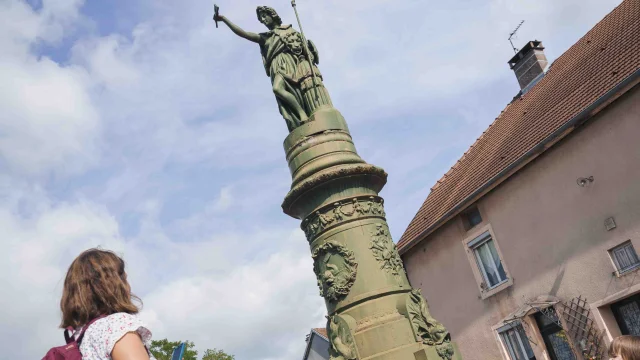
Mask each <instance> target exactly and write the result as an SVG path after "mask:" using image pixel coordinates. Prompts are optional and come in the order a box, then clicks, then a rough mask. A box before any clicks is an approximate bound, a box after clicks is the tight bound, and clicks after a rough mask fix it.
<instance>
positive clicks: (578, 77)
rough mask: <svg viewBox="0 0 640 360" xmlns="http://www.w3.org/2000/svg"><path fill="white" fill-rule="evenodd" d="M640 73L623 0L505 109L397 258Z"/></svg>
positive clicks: (633, 5) (632, 5)
mask: <svg viewBox="0 0 640 360" xmlns="http://www.w3.org/2000/svg"><path fill="white" fill-rule="evenodd" d="M639 69H640V0H625V1H623V2H622V4H620V5H619V6H618V7H617V8H616V9H615V10H613V11H612V12H611V13H609V14H608V15H607V16H606V17H605V18H604V19H602V21H600V22H599V23H598V24H597V25H596V26H595V27H594V28H593V29H591V30H590V31H589V32H588V33H587V34H586V35H585V36H584V37H582V39H580V40H579V41H578V42H577V43H575V44H574V45H573V46H572V47H571V48H569V50H567V51H566V52H565V53H564V54H562V56H560V57H559V58H558V59H557V60H556V61H555V62H554V63H553V64H552V66H551V67H550V68H549V70H548V71H547V74H546V75H545V76H544V77H543V78H542V79H541V80H540V81H539V82H538V83H537V84H536V85H535V86H534V87H533V88H532V89H531V90H529V91H528V92H527V93H526V94H524V95H523V96H521V97H520V98H518V99H515V100H514V101H513V102H512V103H510V104H509V105H507V107H506V108H505V109H504V110H503V112H502V113H501V114H500V115H499V116H498V118H497V119H496V120H495V121H494V122H493V124H491V125H490V126H489V128H488V129H487V130H486V131H485V132H484V133H483V134H482V135H481V136H480V138H478V140H477V141H476V142H475V143H474V144H473V145H472V146H471V148H470V149H469V150H468V151H467V152H466V153H465V154H464V155H463V156H462V158H460V160H458V162H457V163H456V164H455V165H454V166H453V167H452V168H451V170H449V171H448V172H447V173H446V174H445V175H444V176H443V177H442V179H440V180H439V181H438V182H437V183H436V184H435V185H434V187H433V188H432V189H431V193H430V194H429V196H428V197H427V199H426V200H425V202H424V203H423V204H422V206H421V207H420V210H419V211H418V213H417V214H416V216H415V217H414V218H413V220H412V221H411V223H410V224H409V227H408V228H407V230H406V231H405V233H404V234H403V235H402V237H401V238H400V241H399V242H398V248H399V250H400V252H401V253H403V252H405V251H406V250H408V249H409V248H410V247H411V245H413V244H415V243H416V242H417V241H419V240H421V239H422V238H423V237H424V236H426V235H427V233H430V232H431V231H433V230H435V229H437V228H438V227H439V226H440V225H442V224H441V223H442V221H443V220H447V218H448V217H449V216H450V215H452V214H448V213H450V212H451V211H452V210H453V209H455V208H456V207H462V205H464V206H466V205H468V204H466V202H467V201H468V200H473V199H467V198H468V197H470V196H471V195H472V194H473V193H474V192H476V191H477V190H478V189H481V188H482V187H483V186H485V185H487V184H488V183H490V182H491V181H492V179H494V178H496V176H498V175H500V173H501V172H503V171H504V170H506V169H508V168H509V167H510V166H511V165H513V164H515V163H517V162H518V161H519V160H520V159H521V158H523V157H524V155H525V154H527V152H529V151H530V150H532V149H533V148H534V147H535V146H537V145H539V144H540V143H542V142H543V140H545V139H546V138H548V137H549V136H551V135H552V134H554V132H555V131H557V130H558V129H560V128H561V127H562V126H563V125H565V124H567V123H568V122H570V120H571V119H573V118H574V117H576V116H578V115H579V114H580V113H581V112H583V111H584V110H585V109H586V108H588V107H589V106H590V105H592V104H593V103H595V102H596V101H597V100H598V99H599V98H601V97H602V96H603V95H605V94H606V93H607V92H609V91H611V90H612V89H614V88H615V87H616V86H617V85H619V84H621V83H622V82H623V81H624V80H625V79H626V78H628V77H629V76H632V75H634V74H635V73H637V72H638V71H639ZM565 135H566V134H565ZM504 176H505V178H506V177H508V176H509V174H505V175H504Z"/></svg>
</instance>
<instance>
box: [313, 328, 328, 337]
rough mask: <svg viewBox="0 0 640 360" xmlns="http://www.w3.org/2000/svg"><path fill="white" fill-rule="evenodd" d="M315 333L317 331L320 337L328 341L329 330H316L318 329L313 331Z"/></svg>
mask: <svg viewBox="0 0 640 360" xmlns="http://www.w3.org/2000/svg"><path fill="white" fill-rule="evenodd" d="M313 331H315V332H316V333H317V334H318V335H320V336H322V337H323V338H325V339H327V340H328V339H329V338H328V337H327V329H325V328H316V329H313Z"/></svg>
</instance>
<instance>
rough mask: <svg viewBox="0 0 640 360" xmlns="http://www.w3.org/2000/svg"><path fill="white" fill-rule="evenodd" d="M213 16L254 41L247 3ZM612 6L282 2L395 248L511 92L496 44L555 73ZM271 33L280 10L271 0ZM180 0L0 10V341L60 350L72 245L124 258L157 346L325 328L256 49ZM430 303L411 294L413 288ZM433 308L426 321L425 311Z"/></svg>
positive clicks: (248, 346)
mask: <svg viewBox="0 0 640 360" xmlns="http://www.w3.org/2000/svg"><path fill="white" fill-rule="evenodd" d="M217 1H218V5H219V6H220V9H221V10H220V11H221V14H223V15H226V16H227V17H228V18H229V19H231V20H232V21H234V22H235V23H236V24H238V25H240V26H242V27H243V28H245V29H247V30H250V31H255V32H259V31H264V28H263V27H262V25H261V24H260V23H259V22H258V21H257V19H256V15H255V8H256V6H258V5H265V4H263V3H262V2H258V1H254V0H217ZM619 3H620V0H483V1H479V0H451V1H434V0H419V1H418V0H393V1H391V0H350V1H346V0H323V1H310V0H298V10H299V11H300V16H301V19H302V21H303V26H304V29H305V31H306V35H307V37H308V38H310V39H312V40H313V41H314V43H315V44H316V45H317V47H318V48H319V52H320V68H321V70H322V73H323V75H324V78H325V85H326V86H327V88H328V90H329V91H330V93H331V96H332V100H333V103H334V105H335V106H336V107H337V108H338V109H339V110H340V111H341V112H342V114H343V115H344V116H345V118H346V119H347V122H348V123H349V127H350V129H351V133H352V136H353V138H354V141H355V144H356V147H357V149H358V152H359V154H360V155H361V156H362V157H363V158H364V159H365V160H366V161H368V162H369V163H372V164H375V165H378V166H381V167H383V168H384V169H385V170H386V171H387V172H388V173H389V181H388V184H387V186H386V188H385V189H384V190H383V191H382V193H381V195H382V196H383V197H384V198H385V205H386V213H387V216H388V221H389V224H390V227H391V232H392V235H393V237H394V239H395V240H396V241H397V240H398V239H399V237H400V236H401V235H402V232H403V231H404V230H405V228H406V227H407V225H408V224H409V222H410V221H411V219H412V218H413V215H414V214H415V212H416V211H417V210H418V208H419V207H420V205H421V204H422V202H423V201H424V199H425V198H426V196H427V195H428V193H429V188H430V187H431V186H433V184H434V183H435V182H436V180H438V179H439V178H440V177H441V176H442V175H443V174H444V173H445V172H446V171H447V170H448V169H449V168H450V166H451V165H453V164H454V163H455V161H456V160H457V159H458V158H459V157H460V156H461V155H462V153H463V152H464V151H466V149H467V148H468V147H469V146H470V145H471V144H472V143H473V141H475V139H476V138H477V137H478V136H479V135H480V134H481V133H482V131H483V130H484V129H485V128H486V127H487V126H488V125H489V124H490V123H491V122H492V121H493V120H494V119H495V117H496V116H497V115H498V114H499V113H500V111H501V110H502V109H503V108H504V106H505V105H506V104H507V103H508V102H509V101H510V100H511V99H512V98H513V96H515V95H516V93H517V92H518V90H519V87H518V84H517V81H516V79H515V76H514V75H513V73H512V72H511V70H510V69H509V67H508V65H507V61H508V60H509V59H510V58H511V56H513V50H512V48H511V46H510V45H509V42H508V41H507V37H508V34H509V33H510V32H511V30H513V29H514V28H515V27H516V26H517V25H518V23H519V22H520V21H521V20H525V23H524V25H523V26H522V27H521V29H520V31H519V32H518V34H517V35H518V36H517V37H516V39H515V40H514V44H515V45H516V46H522V45H523V44H524V43H526V42H527V41H529V40H534V39H538V40H541V41H542V42H543V44H544V46H545V47H546V49H545V52H546V55H547V57H548V58H549V60H550V61H553V60H554V59H556V58H557V57H558V56H560V55H561V54H562V53H563V52H564V51H566V50H567V49H568V48H569V47H570V46H571V45H572V44H573V43H575V42H576V41H577V40H578V39H579V38H580V37H581V36H582V35H584V33H586V32H587V31H588V30H589V29H590V28H591V27H593V26H594V25H595V24H596V23H597V22H598V21H599V20H600V19H602V18H603V17H604V16H605V15H606V14H607V13H608V12H610V11H611V10H612V9H613V8H614V7H615V6H617V5H618V4H619ZM266 5H269V6H272V7H274V8H276V10H277V11H278V12H279V13H280V15H281V17H282V18H283V20H284V22H285V23H292V22H294V21H295V16H294V14H293V11H292V9H291V7H290V2H289V0H271V1H270V2H269V3H268V4H266ZM212 12H213V4H212V3H211V2H209V1H195V0H181V1H175V0H171V1H169V0H110V1H105V0H92V1H84V0H0V49H2V51H0V79H2V86H1V87H0V231H2V236H0V245H1V246H2V248H3V251H2V252H1V253H0V287H1V288H2V289H3V292H2V293H3V294H2V296H0V347H1V348H2V349H3V354H5V355H6V357H7V358H15V359H27V358H40V357H42V356H43V355H44V353H46V351H47V350H48V349H49V348H51V347H53V346H58V345H61V344H62V343H63V337H62V332H61V330H59V329H58V328H57V325H58V324H59V321H60V311H59V299H60V296H61V290H62V283H63V278H64V274H65V272H66V269H67V268H68V266H69V264H70V263H71V261H72V260H73V258H74V257H75V256H77V255H78V254H79V253H80V252H81V251H83V250H85V249H87V248H91V247H97V246H99V247H102V248H105V249H111V250H114V251H116V252H117V253H118V254H120V255H121V256H123V258H124V259H125V261H126V262H127V272H128V275H129V280H130V282H131V286H132V288H133V291H134V292H135V293H136V294H137V295H138V296H140V297H141V298H142V300H143V301H144V308H143V311H142V313H141V315H140V316H141V317H142V318H143V320H144V321H146V322H147V323H148V325H149V328H150V329H151V331H152V332H153V335H154V338H156V339H162V338H169V339H170V340H185V339H188V340H191V341H194V342H195V344H196V347H197V349H198V350H200V352H201V353H202V351H204V350H205V349H207V348H218V349H224V350H225V351H227V352H229V353H232V354H234V355H236V359H238V360H244V359H263V360H271V359H285V360H294V359H300V358H301V357H302V354H303V351H304V347H305V341H304V340H305V335H306V334H307V333H309V330H310V329H311V328H313V327H323V326H324V315H325V308H324V302H323V300H322V298H321V297H320V296H319V295H318V289H317V287H316V280H315V276H314V274H313V270H312V262H311V257H310V251H309V248H308V245H307V242H306V240H305V238H304V235H303V233H302V231H301V230H300V229H299V227H298V226H299V222H298V221H297V220H295V219H292V218H289V217H288V216H286V215H284V214H283V213H282V211H281V208H280V204H281V202H282V199H283V198H284V196H285V194H286V193H287V191H288V189H289V186H290V181H291V178H290V175H289V173H288V169H287V165H286V161H285V158H284V151H283V148H282V141H283V140H284V138H285V137H286V135H287V128H286V125H285V122H284V120H283V119H282V118H281V117H280V115H279V113H278V110H277V107H276V103H275V99H274V97H273V94H272V92H271V87H270V86H271V85H270V82H269V79H268V78H267V77H266V76H265V73H264V69H263V66H262V62H261V59H260V54H259V49H258V48H257V45H255V44H253V43H249V42H247V41H245V40H243V39H240V38H238V37H236V36H234V35H233V34H232V33H231V32H230V31H229V30H228V29H227V28H226V27H225V26H224V25H222V24H221V26H220V28H218V29H216V28H215V25H214V23H213V21H212V20H211V16H212ZM425 294H426V295H427V298H428V289H425ZM436 316H437V314H436Z"/></svg>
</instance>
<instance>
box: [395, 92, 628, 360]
mask: <svg viewBox="0 0 640 360" xmlns="http://www.w3.org/2000/svg"><path fill="white" fill-rule="evenodd" d="M591 175H592V176H593V177H594V178H595V181H594V182H593V183H591V184H589V185H587V186H585V187H579V186H578V185H577V184H576V180H577V179H578V178H580V177H588V176H591ZM478 207H479V209H480V212H481V214H482V217H483V219H484V223H483V224H481V225H479V226H483V225H485V224H487V223H488V224H490V225H491V227H492V229H493V232H494V234H495V237H496V239H495V240H496V241H497V243H498V246H499V248H500V250H501V253H502V256H503V261H504V264H505V266H506V267H507V268H508V270H509V272H510V273H511V276H512V277H513V282H514V283H513V285H512V286H511V287H509V288H507V289H505V290H504V291H501V292H499V293H497V294H496V295H494V296H491V297H489V298H487V299H484V300H483V299H481V298H480V292H479V289H478V285H477V282H476V280H475V278H474V275H473V273H472V268H471V267H472V265H471V264H470V262H469V260H468V258H467V254H466V252H465V247H464V245H463V243H462V240H463V239H464V238H465V237H467V236H469V235H470V234H468V233H467V232H465V230H464V228H463V226H462V223H461V221H460V219H459V218H456V219H454V220H452V221H450V222H449V223H447V224H446V225H445V226H443V227H441V228H440V229H439V230H438V231H436V232H435V233H433V234H431V235H430V236H429V237H428V238H427V239H426V240H425V241H423V242H422V243H420V244H418V245H417V246H415V247H414V248H413V249H411V250H410V251H409V252H408V253H406V254H405V255H403V258H404V261H405V266H406V268H407V273H408V275H409V280H410V281H411V283H412V285H413V286H416V287H420V288H422V289H423V293H424V294H425V296H426V297H427V300H428V302H429V305H430V308H431V311H432V313H433V315H434V317H436V318H437V319H439V320H440V321H442V322H443V323H444V324H445V326H447V327H448V328H449V330H450V331H451V333H452V336H453V338H454V339H455V340H456V341H457V342H458V343H459V347H460V350H461V352H462V355H463V356H464V358H465V359H474V360H475V359H501V358H502V353H501V350H500V349H499V343H498V341H497V340H496V336H495V332H492V331H491V328H492V327H493V326H494V325H496V324H498V323H499V322H500V320H502V319H503V318H504V317H505V316H507V315H508V314H509V313H511V312H512V311H514V310H515V309H516V308H517V307H519V306H520V305H522V304H523V303H524V302H525V301H526V300H528V299H531V298H534V297H536V296H538V295H543V294H553V295H556V296H558V297H560V298H562V299H570V298H573V297H575V296H578V295H582V296H585V297H586V298H587V300H588V301H589V303H596V302H598V301H601V300H602V299H605V298H606V297H607V296H609V297H611V296H613V297H615V295H616V294H619V293H620V292H621V291H623V290H625V289H627V288H629V287H630V286H632V285H637V284H640V272H637V271H636V272H633V273H631V274H627V275H624V276H622V277H620V278H618V277H615V276H613V275H612V272H613V271H614V268H613V265H612V262H611V260H610V258H609V256H608V253H607V250H608V249H610V248H612V247H614V246H615V245H618V244H620V243H622V242H624V241H626V240H629V239H631V240H632V242H633V243H634V246H635V248H636V250H638V252H640V86H636V87H635V89H633V90H632V91H631V92H629V93H627V94H626V95H624V96H623V97H622V98H620V99H618V100H617V101H616V102H614V103H613V104H612V105H610V106H609V107H608V108H606V109H605V110H603V111H602V112H600V114H598V115H597V116H596V117H595V118H594V119H592V120H591V121H590V122H589V123H587V124H586V125H585V126H583V127H582V128H580V129H578V130H576V131H575V132H574V133H573V134H571V135H570V136H569V137H568V138H566V139H564V140H563V141H562V142H560V143H558V144H556V145H555V146H554V147H553V148H552V149H550V150H548V151H547V152H546V153H545V154H543V155H542V156H540V157H538V158H537V159H536V160H534V162H532V163H531V164H529V165H528V166H527V167H525V168H523V169H522V170H521V171H520V172H518V173H517V174H516V175H514V176H512V177H511V178H510V179H509V180H508V181H506V182H505V183H503V184H501V185H500V186H499V187H498V188H496V189H494V190H493V191H492V192H491V193H489V194H487V195H486V196H485V197H483V198H482V199H481V200H480V201H479V202H478ZM610 216H613V217H614V218H615V221H616V224H617V228H616V229H614V230H612V231H606V230H605V228H604V221H605V219H606V218H608V217H610ZM476 229H477V227H476ZM471 231H473V229H472V230H471ZM634 289H635V288H634ZM638 290H640V287H639V288H638ZM603 316H604V317H605V318H606V317H607V314H604V315H603ZM605 320H606V319H605ZM609 320H610V319H609ZM600 323H601V322H600ZM609 323H610V321H609ZM535 350H536V353H538V354H540V351H541V349H535ZM540 358H543V357H540Z"/></svg>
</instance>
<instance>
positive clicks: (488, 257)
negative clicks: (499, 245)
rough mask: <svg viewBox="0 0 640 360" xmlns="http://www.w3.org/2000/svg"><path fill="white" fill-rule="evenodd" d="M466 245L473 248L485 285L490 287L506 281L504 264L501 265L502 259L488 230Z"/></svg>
mask: <svg viewBox="0 0 640 360" xmlns="http://www.w3.org/2000/svg"><path fill="white" fill-rule="evenodd" d="M468 246H469V248H471V250H473V254H474V256H475V258H476V262H477V263H478V267H479V268H480V272H481V273H482V277H483V278H484V282H485V285H486V286H485V287H487V288H488V289H492V288H494V287H496V286H497V285H499V284H502V283H503V282H505V281H507V274H506V272H505V271H504V266H502V261H501V260H500V256H499V255H498V251H497V250H496V246H495V244H494V243H493V239H492V238H491V234H490V233H489V232H485V233H484V234H482V235H480V236H478V237H477V238H475V239H474V240H472V241H471V242H469V244H468ZM488 289H485V290H488Z"/></svg>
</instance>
